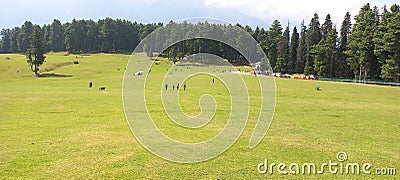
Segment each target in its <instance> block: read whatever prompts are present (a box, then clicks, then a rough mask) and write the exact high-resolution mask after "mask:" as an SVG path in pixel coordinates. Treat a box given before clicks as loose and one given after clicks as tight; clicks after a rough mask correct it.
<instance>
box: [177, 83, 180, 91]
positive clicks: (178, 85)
mask: <svg viewBox="0 0 400 180" xmlns="http://www.w3.org/2000/svg"><path fill="white" fill-rule="evenodd" d="M176 90H178V91H179V83H178V85H177V86H176Z"/></svg>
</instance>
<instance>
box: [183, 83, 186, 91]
mask: <svg viewBox="0 0 400 180" xmlns="http://www.w3.org/2000/svg"><path fill="white" fill-rule="evenodd" d="M183 91H186V83H185V84H183Z"/></svg>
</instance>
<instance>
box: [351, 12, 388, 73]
mask: <svg viewBox="0 0 400 180" xmlns="http://www.w3.org/2000/svg"><path fill="white" fill-rule="evenodd" d="M355 20H356V23H355V24H354V27H353V32H352V33H351V34H350V36H349V44H348V50H347V51H346V55H348V59H347V60H348V64H349V66H350V67H351V69H352V70H353V72H354V74H355V77H356V78H358V79H360V80H361V79H364V80H365V79H369V78H378V77H379V74H376V73H375V71H380V70H379V66H378V60H377V57H376V56H375V55H374V52H373V51H374V49H375V45H374V43H373V41H372V39H373V36H374V32H375V29H376V19H375V14H374V12H373V11H372V9H371V8H370V6H369V4H366V5H364V6H363V7H362V8H361V10H360V12H359V14H358V15H357V16H356V18H355Z"/></svg>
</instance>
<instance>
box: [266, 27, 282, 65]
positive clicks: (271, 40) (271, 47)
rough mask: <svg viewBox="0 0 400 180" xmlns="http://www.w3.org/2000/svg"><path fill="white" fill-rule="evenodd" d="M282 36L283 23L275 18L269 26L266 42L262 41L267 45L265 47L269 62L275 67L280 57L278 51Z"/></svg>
mask: <svg viewBox="0 0 400 180" xmlns="http://www.w3.org/2000/svg"><path fill="white" fill-rule="evenodd" d="M281 37H282V26H281V23H280V22H279V21H278V20H274V22H272V25H271V27H270V28H269V31H268V33H267V37H266V39H265V42H264V43H262V44H264V45H265V46H266V47H265V49H266V50H267V51H266V54H267V58H268V60H269V63H270V64H271V67H275V65H276V62H277V59H278V53H277V50H278V43H279V40H280V39H281Z"/></svg>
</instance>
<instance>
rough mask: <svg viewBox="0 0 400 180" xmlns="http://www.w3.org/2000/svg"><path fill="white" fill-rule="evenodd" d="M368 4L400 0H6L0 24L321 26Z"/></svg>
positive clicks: (340, 18)
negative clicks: (213, 21) (204, 21)
mask: <svg viewBox="0 0 400 180" xmlns="http://www.w3.org/2000/svg"><path fill="white" fill-rule="evenodd" d="M366 3H370V4H371V5H372V6H374V5H376V6H378V7H379V8H381V7H383V5H385V4H386V5H387V6H388V9H389V7H390V6H391V5H393V4H394V3H397V4H400V2H399V0H140V1H139V0H107V1H105V0H104V1H102V0H2V1H1V3H0V4H1V9H0V28H13V27H16V26H21V25H22V24H23V23H24V22H25V21H27V20H29V21H31V22H32V23H34V24H39V25H43V24H51V22H53V19H58V20H60V21H61V22H63V23H65V22H71V20H72V19H74V18H75V19H92V20H98V19H103V18H106V17H111V18H119V19H127V20H130V21H137V22H141V23H157V22H163V23H168V22H169V21H170V20H173V21H180V20H182V19H188V18H194V17H210V18H217V19H221V20H224V21H227V22H230V23H234V24H236V23H240V24H242V25H250V26H251V27H253V28H254V27H256V26H259V27H263V28H266V29H268V28H269V26H270V24H271V22H272V21H273V20H275V19H277V20H279V21H280V22H281V24H282V26H284V27H286V25H287V24H288V23H289V24H290V26H299V25H300V22H301V21H302V20H304V21H305V24H306V25H308V24H309V22H310V19H311V18H312V17H313V14H314V13H317V14H318V15H319V18H320V23H321V24H322V23H323V21H324V19H325V16H326V15H327V14H330V15H331V17H332V22H333V23H335V24H337V26H340V25H341V22H342V21H343V18H344V15H345V14H346V12H350V14H351V17H352V18H353V19H354V16H355V15H356V14H358V11H359V9H360V8H361V6H363V5H364V4H366Z"/></svg>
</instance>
